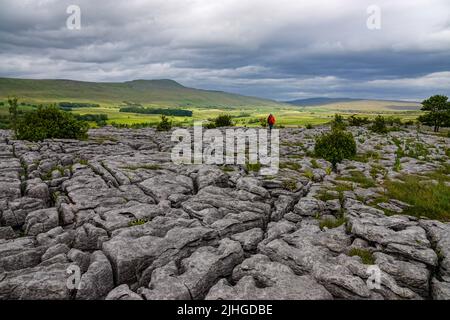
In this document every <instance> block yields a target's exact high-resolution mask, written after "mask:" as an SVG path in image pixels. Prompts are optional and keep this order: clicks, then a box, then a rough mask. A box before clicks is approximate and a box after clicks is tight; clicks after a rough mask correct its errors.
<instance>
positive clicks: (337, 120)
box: [331, 114, 347, 130]
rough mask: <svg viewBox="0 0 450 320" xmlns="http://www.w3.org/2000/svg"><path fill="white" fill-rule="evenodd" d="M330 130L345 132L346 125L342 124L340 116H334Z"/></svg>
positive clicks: (342, 120) (342, 118)
mask: <svg viewBox="0 0 450 320" xmlns="http://www.w3.org/2000/svg"><path fill="white" fill-rule="evenodd" d="M331 128H332V129H339V130H345V129H346V128H347V125H346V124H345V122H344V117H343V116H341V115H340V114H335V115H334V119H333V121H332V122H331Z"/></svg>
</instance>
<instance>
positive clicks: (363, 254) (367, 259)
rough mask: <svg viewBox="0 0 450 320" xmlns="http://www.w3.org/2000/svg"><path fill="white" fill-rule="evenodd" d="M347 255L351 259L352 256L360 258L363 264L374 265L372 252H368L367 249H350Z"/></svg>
mask: <svg viewBox="0 0 450 320" xmlns="http://www.w3.org/2000/svg"><path fill="white" fill-rule="evenodd" d="M348 255H349V256H350V257H353V256H358V257H360V258H361V261H362V263H363V264H367V265H373V264H375V258H374V256H373V254H372V252H370V251H369V250H367V249H362V248H352V249H350V251H349V253H348Z"/></svg>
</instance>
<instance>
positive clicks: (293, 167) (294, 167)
mask: <svg viewBox="0 0 450 320" xmlns="http://www.w3.org/2000/svg"><path fill="white" fill-rule="evenodd" d="M301 168H302V166H301V165H300V164H298V163H297V162H294V161H285V162H282V163H280V169H291V170H295V171H299V170H300V169H301Z"/></svg>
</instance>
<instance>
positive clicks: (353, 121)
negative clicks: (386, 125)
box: [348, 114, 370, 127]
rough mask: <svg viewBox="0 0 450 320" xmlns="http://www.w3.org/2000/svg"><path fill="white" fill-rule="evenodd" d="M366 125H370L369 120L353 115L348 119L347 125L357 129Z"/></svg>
mask: <svg viewBox="0 0 450 320" xmlns="http://www.w3.org/2000/svg"><path fill="white" fill-rule="evenodd" d="M368 123H370V120H369V118H367V117H357V116H355V115H354V114H353V115H351V116H350V117H349V118H348V124H349V125H350V126H352V127H359V126H362V125H365V124H368Z"/></svg>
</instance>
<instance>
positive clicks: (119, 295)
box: [105, 284, 144, 300]
mask: <svg viewBox="0 0 450 320" xmlns="http://www.w3.org/2000/svg"><path fill="white" fill-rule="evenodd" d="M105 300H144V299H143V298H142V297H141V296H140V295H138V294H137V293H136V292H133V291H131V290H130V288H129V286H128V285H127V284H122V285H120V286H118V287H115V288H114V289H113V290H111V291H110V292H109V293H108V295H107V296H106V298H105Z"/></svg>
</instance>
